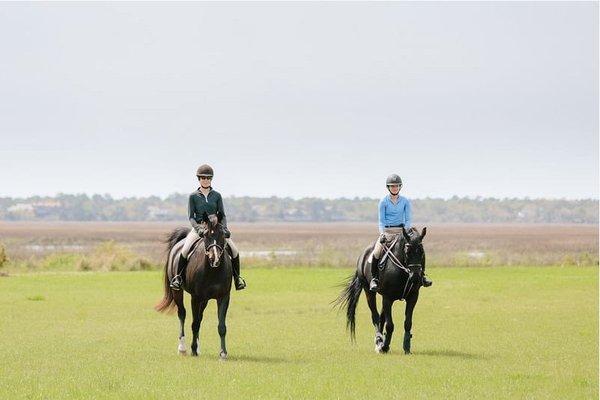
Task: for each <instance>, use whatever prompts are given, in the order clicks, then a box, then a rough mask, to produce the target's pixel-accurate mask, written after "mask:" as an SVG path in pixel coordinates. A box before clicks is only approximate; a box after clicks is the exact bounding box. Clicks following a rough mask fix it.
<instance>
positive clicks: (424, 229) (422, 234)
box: [421, 226, 427, 240]
mask: <svg viewBox="0 0 600 400" xmlns="http://www.w3.org/2000/svg"><path fill="white" fill-rule="evenodd" d="M426 234H427V227H426V226H424V227H423V230H422V231H421V240H423V238H424V237H425V235H426Z"/></svg>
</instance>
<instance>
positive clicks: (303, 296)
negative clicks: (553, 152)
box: [0, 267, 598, 399]
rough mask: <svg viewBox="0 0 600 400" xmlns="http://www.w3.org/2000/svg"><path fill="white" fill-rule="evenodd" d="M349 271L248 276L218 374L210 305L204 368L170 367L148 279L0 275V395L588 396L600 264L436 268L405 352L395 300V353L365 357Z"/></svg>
mask: <svg viewBox="0 0 600 400" xmlns="http://www.w3.org/2000/svg"><path fill="white" fill-rule="evenodd" d="M350 272H351V269H322V268H294V269H272V268H270V269H262V268H254V269H248V270H246V271H245V277H246V279H247V281H248V283H249V289H248V290H246V291H243V292H235V293H233V300H232V304H231V306H230V312H229V317H228V347H229V356H230V357H229V359H228V360H227V361H224V362H220V361H218V357H217V354H218V349H219V347H218V340H219V339H218V334H217V329H216V307H215V304H214V302H213V303H211V304H210V305H209V307H208V309H207V312H206V313H205V319H204V322H203V326H202V330H201V355H200V357H198V358H192V357H189V356H188V357H180V356H178V355H176V347H177V330H178V323H177V317H176V316H175V315H162V314H158V313H156V312H155V311H154V310H153V309H152V306H153V304H154V303H155V302H156V301H157V300H158V299H159V298H160V297H161V295H162V293H161V290H162V289H161V281H162V277H161V274H160V273H159V272H156V271H148V272H113V273H98V272H84V273H68V272H58V273H49V274H24V275H12V276H10V277H5V278H0V293H1V295H0V315H1V316H2V317H1V318H0V352H1V356H2V362H1V363H0V376H1V378H0V399H46V398H48V399H67V398H94V399H102V398H111V399H122V398H137V399H149V398H181V399H187V398H202V399H228V398H247V399H250V398H252V399H257V398H277V399H281V398H291V399H312V398H344V399H346V398H353V399H354V398H363V399H366V398H389V399H396V398H407V399H410V398H436V399H457V398H460V399H467V398H472V399H482V398H487V399H505V398H518V399H548V398H552V399H567V398H568V399H593V398H598V269H597V268H596V267H585V268H583V267H581V268H578V267H565V268H561V267H547V268H536V267H518V268H513V267H506V268H431V270H430V275H431V277H432V278H433V279H434V281H435V284H434V286H433V287H432V288H429V289H423V290H422V292H421V298H420V301H419V304H417V308H416V310H415V317H414V326H413V335H414V338H413V352H414V354H412V355H409V356H407V355H404V354H403V352H402V350H401V346H402V343H401V336H402V320H403V318H402V316H403V313H402V311H403V307H404V303H396V306H395V309H394V310H395V322H396V334H395V336H394V340H393V342H392V351H391V353H390V354H387V355H379V354H375V352H374V351H373V332H372V328H371V326H370V322H369V320H370V319H369V316H368V314H367V307H366V304H365V301H364V297H363V298H362V299H361V301H360V303H359V314H358V326H357V330H358V331H357V342H356V344H352V343H351V342H350V340H349V337H348V335H347V333H346V331H345V327H344V325H345V321H344V316H343V314H342V313H337V312H336V311H332V309H331V307H330V302H331V301H332V300H333V299H334V298H335V297H336V296H337V294H338V291H339V288H338V287H336V285H337V284H338V283H340V282H341V281H342V279H343V278H345V277H346V276H347V275H348V274H349V273H350ZM188 300H189V298H188V299H186V301H188ZM188 304H189V301H188ZM188 315H189V314H188ZM190 324H191V320H190V318H188V321H187V323H186V325H187V327H186V328H187V334H188V339H189V337H190V336H191V332H190V329H189V326H190ZM188 345H189V340H188Z"/></svg>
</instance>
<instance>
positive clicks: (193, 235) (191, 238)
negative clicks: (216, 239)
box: [181, 229, 240, 258]
mask: <svg viewBox="0 0 600 400" xmlns="http://www.w3.org/2000/svg"><path fill="white" fill-rule="evenodd" d="M198 239H200V236H199V235H198V232H196V230H195V229H192V230H191V231H190V233H188V235H187V236H186V237H185V243H184V244H183V248H182V249H181V255H182V256H183V258H188V254H189V252H190V249H191V248H192V245H193V244H194V243H195V242H196V240H198ZM225 240H227V246H229V247H230V248H231V257H233V258H236V257H237V256H238V255H239V254H240V253H239V251H238V249H237V247H236V246H235V243H233V240H231V238H228V239H225Z"/></svg>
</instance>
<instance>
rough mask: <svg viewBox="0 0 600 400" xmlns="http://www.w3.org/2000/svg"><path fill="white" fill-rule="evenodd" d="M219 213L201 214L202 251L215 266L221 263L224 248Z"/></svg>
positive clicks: (223, 235) (212, 265)
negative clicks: (202, 226)
mask: <svg viewBox="0 0 600 400" xmlns="http://www.w3.org/2000/svg"><path fill="white" fill-rule="evenodd" d="M221 220H222V216H221V213H219V212H217V214H216V215H215V214H210V215H208V214H207V213H206V212H205V213H204V215H203V216H202V221H203V222H204V235H203V237H204V253H205V254H206V257H208V260H209V264H210V266H211V267H213V268H217V267H218V266H219V265H220V264H221V259H222V258H223V253H224V249H225V233H224V232H223V226H222V225H221Z"/></svg>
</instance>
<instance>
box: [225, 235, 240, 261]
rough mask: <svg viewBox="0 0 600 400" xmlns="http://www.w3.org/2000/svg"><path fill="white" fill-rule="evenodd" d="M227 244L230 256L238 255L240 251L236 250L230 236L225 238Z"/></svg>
mask: <svg viewBox="0 0 600 400" xmlns="http://www.w3.org/2000/svg"><path fill="white" fill-rule="evenodd" d="M227 246H229V249H230V250H231V257H232V258H236V257H237V256H239V255H240V252H239V251H238V249H237V247H236V245H235V243H233V240H231V238H227Z"/></svg>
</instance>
